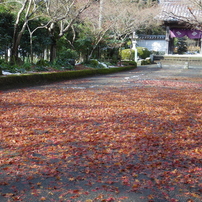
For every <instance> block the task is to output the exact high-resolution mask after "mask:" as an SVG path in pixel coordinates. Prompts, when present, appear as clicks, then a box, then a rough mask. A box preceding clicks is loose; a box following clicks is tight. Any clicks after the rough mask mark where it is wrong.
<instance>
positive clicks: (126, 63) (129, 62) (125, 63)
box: [122, 61, 136, 65]
mask: <svg viewBox="0 0 202 202" xmlns="http://www.w3.org/2000/svg"><path fill="white" fill-rule="evenodd" d="M122 64H123V65H136V62H135V61H122Z"/></svg>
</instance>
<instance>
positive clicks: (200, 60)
mask: <svg viewBox="0 0 202 202" xmlns="http://www.w3.org/2000/svg"><path fill="white" fill-rule="evenodd" d="M159 61H160V62H162V63H164V64H165V63H168V64H170V63H172V64H184V63H185V62H188V63H189V64H190V65H201V66H202V55H201V56H200V55H197V56H195V55H194V56H189V55H154V62H156V63H157V62H159Z"/></svg>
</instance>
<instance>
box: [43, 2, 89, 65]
mask: <svg viewBox="0 0 202 202" xmlns="http://www.w3.org/2000/svg"><path fill="white" fill-rule="evenodd" d="M92 2H93V0H52V1H46V5H45V6H46V16H47V18H48V19H49V22H48V23H47V25H46V28H47V29H48V31H49V33H50V37H51V49H50V61H51V62H53V61H54V60H55V59H56V50H57V49H56V47H57V41H58V39H60V38H61V37H63V36H64V34H65V33H67V32H68V31H69V30H70V29H71V27H72V25H73V24H74V23H75V22H76V21H77V20H78V18H79V17H80V15H81V14H82V13H83V12H84V11H85V10H86V9H88V8H89V7H90V5H91V3H92Z"/></svg>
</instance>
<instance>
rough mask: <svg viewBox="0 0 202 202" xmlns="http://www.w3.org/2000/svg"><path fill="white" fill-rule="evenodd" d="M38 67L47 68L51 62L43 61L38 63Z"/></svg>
mask: <svg viewBox="0 0 202 202" xmlns="http://www.w3.org/2000/svg"><path fill="white" fill-rule="evenodd" d="M36 66H41V67H47V66H49V62H48V61H47V60H43V59H41V60H39V61H37V63H36Z"/></svg>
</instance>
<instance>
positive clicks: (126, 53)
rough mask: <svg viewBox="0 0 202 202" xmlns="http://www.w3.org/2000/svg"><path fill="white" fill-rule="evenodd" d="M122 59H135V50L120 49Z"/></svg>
mask: <svg viewBox="0 0 202 202" xmlns="http://www.w3.org/2000/svg"><path fill="white" fill-rule="evenodd" d="M120 56H121V60H134V58H135V51H134V50H132V49H123V50H121V51H120Z"/></svg>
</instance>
